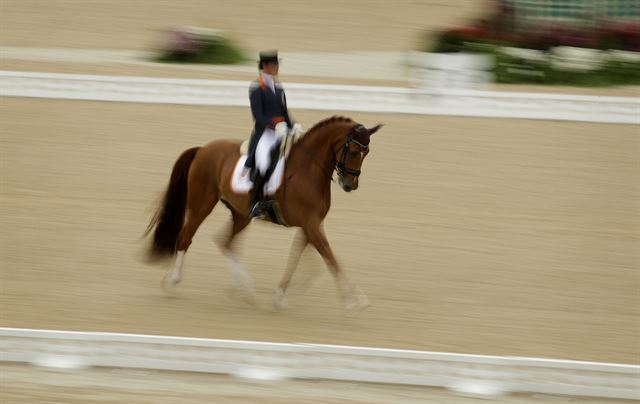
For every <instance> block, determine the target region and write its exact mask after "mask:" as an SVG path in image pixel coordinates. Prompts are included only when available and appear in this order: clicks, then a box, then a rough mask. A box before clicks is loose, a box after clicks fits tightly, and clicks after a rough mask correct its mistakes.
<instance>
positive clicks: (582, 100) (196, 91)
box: [0, 71, 640, 124]
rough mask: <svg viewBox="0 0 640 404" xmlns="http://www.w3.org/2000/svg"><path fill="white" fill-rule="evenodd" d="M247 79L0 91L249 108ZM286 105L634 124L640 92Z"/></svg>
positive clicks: (130, 80) (315, 97)
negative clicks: (637, 94)
mask: <svg viewBox="0 0 640 404" xmlns="http://www.w3.org/2000/svg"><path fill="white" fill-rule="evenodd" d="M248 85H249V83H247V82H245V81H230V80H187V79H166V78H150V77H128V76H88V75H74V74H57V73H30V72H11V71H0V96H11V97H42V98H63V99H76V100H98V101H121V102H145V103H168V104H188V105H216V106H243V107H244V106H248V103H249V101H248V95H247V91H248ZM286 89H287V98H288V102H289V107H290V108H292V109H319V110H330V111H363V112H386V113H407V114H429V115H458V116H480V117H496V118H499V117H500V118H527V119H552V120H569V121H587V122H610V123H627V124H639V123H640V97H600V96H580V95H564V94H538V93H519V92H493V91H472V90H451V89H447V90H421V89H411V88H401V87H365V86H338V85H320V84H299V83H288V84H287V85H286Z"/></svg>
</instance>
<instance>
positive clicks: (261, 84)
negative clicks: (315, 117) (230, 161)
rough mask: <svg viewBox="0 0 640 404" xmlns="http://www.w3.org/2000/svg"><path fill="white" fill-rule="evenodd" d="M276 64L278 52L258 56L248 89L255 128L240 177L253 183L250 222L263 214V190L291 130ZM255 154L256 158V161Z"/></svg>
mask: <svg viewBox="0 0 640 404" xmlns="http://www.w3.org/2000/svg"><path fill="white" fill-rule="evenodd" d="M279 62H280V60H279V59H278V51H275V50H274V51H264V52H260V60H259V62H258V68H259V70H260V74H259V76H258V78H257V79H256V80H254V81H253V82H252V83H251V86H250V87H249V100H250V101H251V114H252V115H253V119H254V121H255V126H254V128H253V132H252V134H251V140H250V142H249V151H248V153H247V160H246V162H245V164H244V168H243V171H242V175H243V176H246V175H250V178H251V180H252V181H253V188H252V190H251V204H250V212H249V217H251V218H254V217H256V216H259V215H261V214H262V213H263V211H264V208H265V205H264V201H263V188H264V185H265V184H266V182H267V181H268V180H269V177H270V176H271V174H272V173H273V170H274V169H275V165H276V163H277V159H278V156H279V151H280V140H282V139H283V138H284V136H286V135H287V133H288V132H289V131H290V130H291V129H292V128H293V127H294V125H293V124H292V122H291V118H290V117H289V111H288V109H287V99H286V96H285V94H284V89H283V88H282V85H281V84H280V83H279V82H277V81H276V77H277V75H278V69H279V66H280V64H279ZM296 126H298V125H297V124H296ZM298 127H299V126H298ZM256 154H258V155H259V157H260V158H259V159H258V161H256Z"/></svg>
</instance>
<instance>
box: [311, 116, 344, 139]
mask: <svg viewBox="0 0 640 404" xmlns="http://www.w3.org/2000/svg"><path fill="white" fill-rule="evenodd" d="M334 122H344V123H352V124H354V125H355V124H356V122H355V121H354V120H353V119H351V118H348V117H346V116H339V115H334V116H332V117H330V118H327V119H323V120H322V121H320V122H318V123H316V124H315V125H313V126H312V127H311V128H310V129H309V130H307V132H306V133H305V134H304V136H305V137H307V136H308V135H309V134H311V133H313V132H315V131H316V130H318V129H320V128H322V127H325V126H327V125H329V124H330V123H334Z"/></svg>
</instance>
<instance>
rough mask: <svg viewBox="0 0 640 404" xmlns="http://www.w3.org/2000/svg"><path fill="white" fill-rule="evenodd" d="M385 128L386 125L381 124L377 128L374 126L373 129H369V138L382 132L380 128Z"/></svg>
mask: <svg viewBox="0 0 640 404" xmlns="http://www.w3.org/2000/svg"><path fill="white" fill-rule="evenodd" d="M383 126H384V124H382V123H379V124H377V125H376V126H374V127H373V128H371V129H367V130H368V131H369V136H371V135H373V134H374V133H376V132H377V131H378V130H380V128H382V127H383Z"/></svg>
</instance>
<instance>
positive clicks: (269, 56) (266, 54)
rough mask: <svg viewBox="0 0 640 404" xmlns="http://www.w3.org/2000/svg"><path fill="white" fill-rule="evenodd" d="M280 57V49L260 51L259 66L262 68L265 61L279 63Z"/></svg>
mask: <svg viewBox="0 0 640 404" xmlns="http://www.w3.org/2000/svg"><path fill="white" fill-rule="evenodd" d="M279 62H280V59H278V51H277V50H268V51H263V52H260V60H259V61H258V67H259V68H260V69H262V65H264V64H265V63H279Z"/></svg>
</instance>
